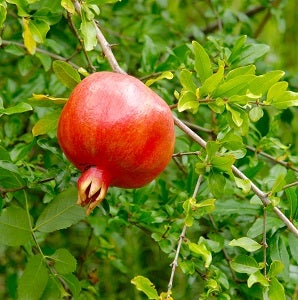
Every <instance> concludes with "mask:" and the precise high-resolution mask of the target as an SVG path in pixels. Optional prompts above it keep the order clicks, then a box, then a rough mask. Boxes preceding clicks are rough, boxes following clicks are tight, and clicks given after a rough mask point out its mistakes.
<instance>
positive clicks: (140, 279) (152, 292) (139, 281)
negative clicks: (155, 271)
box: [131, 276, 158, 300]
mask: <svg viewBox="0 0 298 300" xmlns="http://www.w3.org/2000/svg"><path fill="white" fill-rule="evenodd" d="M131 283H132V284H134V285H135V286H136V288H137V289H138V290H139V291H142V292H143V293H145V294H146V296H147V297H148V299H155V300H156V299H158V293H157V291H156V289H155V287H154V285H153V283H152V282H151V281H150V280H149V279H148V278H146V277H144V276H136V277H134V278H133V279H132V280H131Z"/></svg>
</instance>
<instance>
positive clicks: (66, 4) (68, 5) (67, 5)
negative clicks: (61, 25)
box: [61, 0, 75, 15]
mask: <svg viewBox="0 0 298 300" xmlns="http://www.w3.org/2000/svg"><path fill="white" fill-rule="evenodd" d="M61 6H62V7H63V8H64V9H66V10H67V11H68V12H69V13H70V14H72V15H73V14H74V13H75V7H74V5H73V2H72V0H61Z"/></svg>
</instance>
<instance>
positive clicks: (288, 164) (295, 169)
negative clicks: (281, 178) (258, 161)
mask: <svg viewBox="0 0 298 300" xmlns="http://www.w3.org/2000/svg"><path fill="white" fill-rule="evenodd" d="M246 149H248V150H250V151H252V152H256V153H257V154H259V155H261V156H264V157H266V158H268V159H270V160H272V161H273V162H275V163H277V164H280V165H282V166H284V167H286V168H287V169H291V170H293V171H295V172H298V168H296V167H294V166H293V165H292V164H291V162H286V161H283V160H278V159H276V158H275V157H274V156H272V155H270V154H268V153H266V152H263V151H259V150H258V149H256V148H255V147H252V146H246Z"/></svg>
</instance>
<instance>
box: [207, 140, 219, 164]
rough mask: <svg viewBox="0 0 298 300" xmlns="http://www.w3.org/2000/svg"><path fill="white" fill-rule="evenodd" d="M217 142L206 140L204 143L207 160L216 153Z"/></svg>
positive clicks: (217, 148)
mask: <svg viewBox="0 0 298 300" xmlns="http://www.w3.org/2000/svg"><path fill="white" fill-rule="evenodd" d="M219 146H220V145H219V143H217V142H216V141H208V142H207V144H206V152H207V155H208V160H212V159H213V158H214V156H215V155H216V152H217V151H218V150H219Z"/></svg>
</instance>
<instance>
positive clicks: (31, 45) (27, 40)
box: [23, 18, 36, 55]
mask: <svg viewBox="0 0 298 300" xmlns="http://www.w3.org/2000/svg"><path fill="white" fill-rule="evenodd" d="M23 27H24V31H23V38H24V45H25V47H26V49H27V50H28V52H29V53H30V54H32V55H33V54H34V53H35V51H36V41H35V40H34V38H33V34H32V32H31V30H30V28H29V19H26V18H23Z"/></svg>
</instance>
